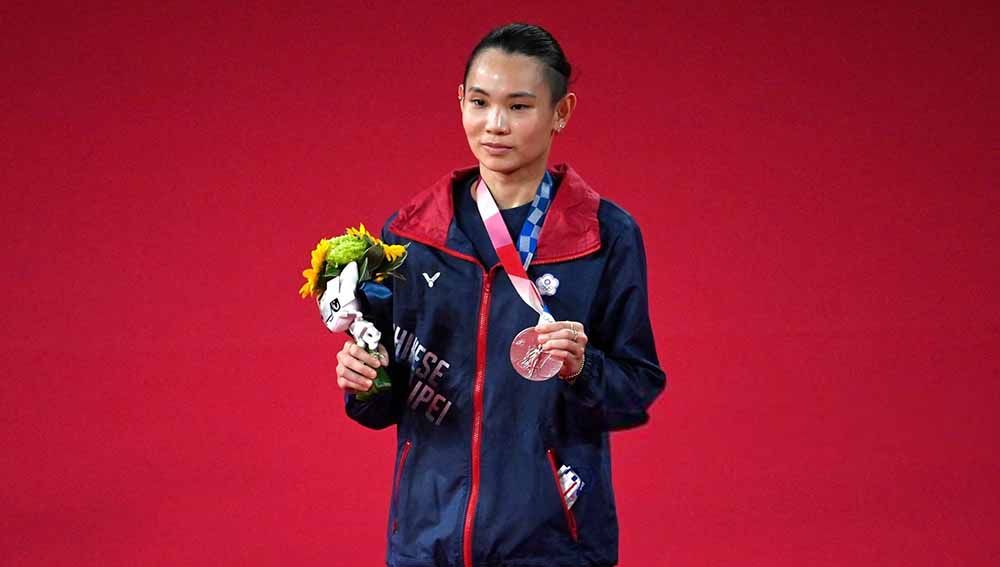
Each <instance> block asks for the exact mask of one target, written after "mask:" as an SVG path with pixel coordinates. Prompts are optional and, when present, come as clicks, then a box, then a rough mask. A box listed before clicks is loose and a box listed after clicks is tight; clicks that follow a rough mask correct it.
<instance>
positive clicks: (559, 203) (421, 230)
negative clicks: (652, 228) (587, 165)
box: [389, 163, 601, 264]
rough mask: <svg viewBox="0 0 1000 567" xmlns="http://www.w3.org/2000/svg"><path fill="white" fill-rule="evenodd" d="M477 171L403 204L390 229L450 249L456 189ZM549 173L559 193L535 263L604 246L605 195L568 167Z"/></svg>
mask: <svg viewBox="0 0 1000 567" xmlns="http://www.w3.org/2000/svg"><path fill="white" fill-rule="evenodd" d="M478 172H479V167H478V166H471V167H465V168H462V169H456V170H454V171H452V172H451V173H450V174H448V175H445V176H444V177H442V178H441V179H439V180H438V181H437V182H435V183H434V184H433V185H431V186H430V187H428V188H427V189H425V190H423V191H421V192H420V193H418V194H417V195H416V196H415V197H413V199H412V200H411V201H410V202H409V203H407V204H406V205H404V206H403V208H402V209H400V210H399V214H398V215H397V216H396V219H395V220H394V221H393V222H392V224H391V225H389V230H390V231H391V232H393V233H394V234H396V235H397V236H400V237H402V238H406V239H409V240H414V241H417V242H421V243H423V244H427V245H429V246H434V247H436V248H442V249H447V248H448V247H447V244H446V243H447V240H448V227H449V226H450V225H451V221H452V218H453V217H454V215H455V209H454V203H453V202H452V191H451V189H452V186H453V184H454V183H456V182H458V181H461V180H465V179H468V178H469V177H470V176H472V175H476V174H477V173H478ZM549 173H550V174H552V177H553V178H554V179H555V180H556V183H557V186H558V190H557V191H556V197H555V199H553V200H552V204H551V205H550V206H549V212H548V214H547V215H546V217H545V223H544V224H543V225H542V235H541V238H540V239H539V240H538V251H537V252H536V253H535V259H534V260H533V261H532V264H539V263H545V262H560V261H563V260H569V259H571V258H577V257H580V256H585V255H587V254H590V253H592V252H596V251H597V250H599V249H600V248H601V231H600V226H599V225H598V222H597V207H598V206H599V205H600V201H601V197H600V195H598V194H597V192H596V191H594V190H593V189H591V188H590V186H589V185H587V182H586V181H584V180H583V178H581V177H580V176H579V174H577V173H576V171H574V170H573V168H571V167H570V166H568V165H566V164H563V163H561V164H558V165H555V166H554V167H553V168H552V169H550V170H549Z"/></svg>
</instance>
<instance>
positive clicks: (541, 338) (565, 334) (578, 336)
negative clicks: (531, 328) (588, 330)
mask: <svg viewBox="0 0 1000 567" xmlns="http://www.w3.org/2000/svg"><path fill="white" fill-rule="evenodd" d="M553 339H568V340H571V341H573V342H575V343H579V344H581V345H585V344H587V335H586V334H584V333H582V332H580V331H575V332H574V331H573V330H571V329H565V328H564V329H559V330H557V331H553V332H551V333H544V334H541V335H538V342H539V343H544V342H546V341H550V340H553Z"/></svg>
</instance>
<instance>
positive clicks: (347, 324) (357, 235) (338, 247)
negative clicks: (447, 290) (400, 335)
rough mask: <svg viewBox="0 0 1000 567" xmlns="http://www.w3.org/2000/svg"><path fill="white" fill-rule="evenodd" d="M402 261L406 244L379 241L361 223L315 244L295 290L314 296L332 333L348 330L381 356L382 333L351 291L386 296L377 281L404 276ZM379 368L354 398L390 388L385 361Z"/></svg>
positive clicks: (404, 256)
mask: <svg viewBox="0 0 1000 567" xmlns="http://www.w3.org/2000/svg"><path fill="white" fill-rule="evenodd" d="M404 260H406V246H401V245H398V244H392V245H390V244H386V243H384V242H382V241H381V240H380V239H378V238H375V237H374V236H372V235H371V233H369V232H368V231H367V230H365V225H363V224H362V225H360V228H348V229H347V231H346V232H344V234H343V235H341V236H337V237H334V238H324V239H321V240H320V241H319V244H317V245H316V248H315V249H314V250H313V251H312V262H311V266H310V267H309V268H306V269H305V270H304V271H303V272H302V275H303V276H305V278H306V283H305V284H304V285H303V286H302V288H301V289H299V294H300V295H301V296H302V297H303V298H308V297H316V298H317V299H316V302H317V305H318V306H319V312H320V315H321V316H322V317H323V322H324V323H325V324H326V326H327V328H328V329H330V331H331V332H340V331H348V332H349V333H350V334H351V336H352V337H354V340H355V342H356V343H357V345H358V346H361V347H364V348H365V349H366V350H367V351H368V353H369V354H371V355H373V356H375V357H377V358H381V355H380V353H379V351H378V344H379V340H381V338H382V333H381V332H379V330H378V329H377V328H376V327H375V324H374V323H373V322H372V321H366V320H365V317H364V313H362V307H361V302H360V301H359V300H358V297H357V295H356V293H355V291H356V290H359V289H360V290H361V291H362V294H363V295H364V296H365V297H372V298H378V299H382V300H384V299H388V297H389V296H390V293H389V289H388V288H386V287H385V286H383V285H381V284H382V282H383V281H385V279H386V278H390V277H391V278H399V279H402V278H403V276H402V275H400V274H398V273H396V270H398V269H399V267H400V266H402V265H403V261H404ZM377 372H378V375H377V376H376V377H375V380H374V384H373V385H372V387H371V389H370V390H368V391H367V392H363V393H361V394H358V395H357V397H358V399H360V400H366V399H368V398H369V397H371V396H373V395H375V394H377V393H380V392H383V391H385V390H388V389H390V388H391V387H392V384H391V382H390V380H389V374H388V373H387V372H386V371H385V366H384V365H383V366H380V367H379V368H378V369H377Z"/></svg>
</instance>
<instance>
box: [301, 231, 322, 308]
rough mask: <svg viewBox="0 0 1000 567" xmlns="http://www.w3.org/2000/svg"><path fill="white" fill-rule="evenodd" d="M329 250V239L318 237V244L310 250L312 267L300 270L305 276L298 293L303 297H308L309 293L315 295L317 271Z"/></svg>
mask: <svg viewBox="0 0 1000 567" xmlns="http://www.w3.org/2000/svg"><path fill="white" fill-rule="evenodd" d="M329 251H330V241H329V240H327V239H325V238H323V239H320V241H319V244H317V245H316V248H315V249H314V250H313V251H312V260H311V262H310V263H311V264H312V267H310V268H306V269H305V270H302V276H303V277H305V278H306V283H304V284H303V285H302V287H301V288H299V295H301V296H302V297H303V298H306V297H309V296H310V295H315V293H316V280H318V279H319V273H320V271H321V270H322V269H323V263H324V262H325V261H326V255H327V253H328V252H329Z"/></svg>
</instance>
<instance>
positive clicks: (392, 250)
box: [380, 242, 406, 262]
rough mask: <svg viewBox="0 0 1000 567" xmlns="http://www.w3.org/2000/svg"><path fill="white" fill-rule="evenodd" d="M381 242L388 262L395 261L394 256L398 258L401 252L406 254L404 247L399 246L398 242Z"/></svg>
mask: <svg viewBox="0 0 1000 567" xmlns="http://www.w3.org/2000/svg"><path fill="white" fill-rule="evenodd" d="M380 244H382V251H383V252H385V259H386V260H388V261H390V262H395V261H396V258H399V257H400V256H402V255H403V254H406V247H405V246H400V245H399V244H385V243H384V242H380Z"/></svg>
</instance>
